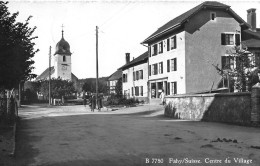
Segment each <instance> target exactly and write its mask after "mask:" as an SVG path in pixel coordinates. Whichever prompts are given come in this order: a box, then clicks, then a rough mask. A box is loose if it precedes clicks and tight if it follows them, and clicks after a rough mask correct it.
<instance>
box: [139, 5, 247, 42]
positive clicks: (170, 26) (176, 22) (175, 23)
mask: <svg viewBox="0 0 260 166" xmlns="http://www.w3.org/2000/svg"><path fill="white" fill-rule="evenodd" d="M206 7H209V8H218V9H227V11H228V12H230V14H231V15H232V16H233V17H234V18H235V19H236V20H237V21H238V22H239V23H243V24H245V25H246V26H247V27H250V26H249V25H248V24H247V23H246V22H245V21H244V20H243V19H242V18H241V17H240V16H238V15H237V14H236V13H235V12H234V11H233V10H232V9H231V8H230V6H228V5H225V4H223V3H220V2H216V1H205V2H203V3H201V4H200V5H198V6H196V7H194V8H192V9H190V10H188V11H187V12H185V13H183V14H181V15H180V16H178V17H176V18H174V19H172V20H171V21H169V22H168V23H166V24H164V25H163V26H162V27H160V28H159V29H158V30H157V31H155V32H154V33H153V34H152V35H150V36H149V37H148V38H146V39H145V40H144V41H143V42H142V43H143V44H145V43H148V42H149V41H152V39H156V38H157V37H159V36H161V35H163V34H166V33H168V32H171V31H172V30H174V29H176V28H177V27H180V26H181V25H183V24H184V23H185V22H186V21H187V20H188V19H189V18H190V17H191V16H193V15H194V14H196V13H197V12H198V11H200V10H201V9H203V8H206Z"/></svg>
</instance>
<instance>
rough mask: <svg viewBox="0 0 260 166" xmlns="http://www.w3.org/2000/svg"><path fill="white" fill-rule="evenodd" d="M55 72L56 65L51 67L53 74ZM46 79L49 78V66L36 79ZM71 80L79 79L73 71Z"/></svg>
mask: <svg viewBox="0 0 260 166" xmlns="http://www.w3.org/2000/svg"><path fill="white" fill-rule="evenodd" d="M54 72H55V69H54V66H52V67H51V75H52V74H53V73H54ZM44 79H49V67H48V68H47V69H46V70H44V72H42V74H40V75H39V76H38V77H37V78H36V81H40V80H44ZM71 80H72V81H74V80H78V78H77V77H76V76H75V75H74V74H73V73H71Z"/></svg>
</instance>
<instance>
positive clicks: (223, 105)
mask: <svg viewBox="0 0 260 166" xmlns="http://www.w3.org/2000/svg"><path fill="white" fill-rule="evenodd" d="M165 116H167V117H171V118H177V119H186V120H201V121H213V122H226V123H234V124H241V125H250V124H252V123H256V124H259V123H260V86H259V85H256V86H254V87H253V88H252V92H251V93H249V92H244V93H221V94H216V93H213V94H194V95H177V96H169V97H166V107H165Z"/></svg>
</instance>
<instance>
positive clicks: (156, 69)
mask: <svg viewBox="0 0 260 166" xmlns="http://www.w3.org/2000/svg"><path fill="white" fill-rule="evenodd" d="M157 66H158V64H157V63H156V64H154V75H157V74H158V67H157Z"/></svg>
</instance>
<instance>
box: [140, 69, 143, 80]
mask: <svg viewBox="0 0 260 166" xmlns="http://www.w3.org/2000/svg"><path fill="white" fill-rule="evenodd" d="M140 79H143V70H140Z"/></svg>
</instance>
